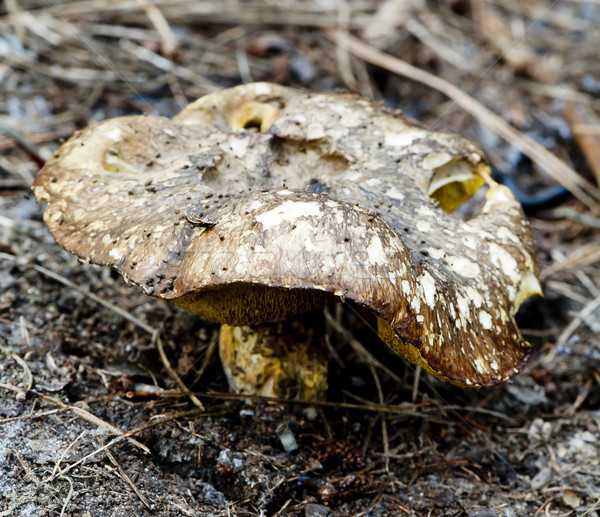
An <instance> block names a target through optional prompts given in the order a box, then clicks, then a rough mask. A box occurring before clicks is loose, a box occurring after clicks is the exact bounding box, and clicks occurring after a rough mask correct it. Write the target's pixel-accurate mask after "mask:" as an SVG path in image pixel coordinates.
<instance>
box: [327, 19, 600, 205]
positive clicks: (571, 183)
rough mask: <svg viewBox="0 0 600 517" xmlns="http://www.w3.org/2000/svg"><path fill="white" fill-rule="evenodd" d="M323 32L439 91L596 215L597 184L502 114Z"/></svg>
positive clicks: (369, 49)
mask: <svg viewBox="0 0 600 517" xmlns="http://www.w3.org/2000/svg"><path fill="white" fill-rule="evenodd" d="M326 34H327V35H328V37H330V38H331V39H332V40H334V41H335V42H336V43H338V44H339V43H340V42H343V44H344V45H347V46H348V49H349V50H350V52H352V53H353V54H354V55H356V56H358V57H360V58H361V59H364V60H365V61H368V62H369V63H371V64H374V65H376V66H379V67H382V68H385V69H386V70H389V71H390V72H393V73H395V74H398V75H402V76H404V77H407V78H408V79H411V80H414V81H418V82H420V83H423V84H425V85H427V86H429V87H431V88H434V89H435V90H438V91H440V92H441V93H443V94H444V95H446V96H447V97H449V98H450V99H451V100H452V101H453V102H454V103H455V104H457V105H458V106H460V107H461V108H462V109H464V110H465V111H467V112H468V113H470V114H471V115H472V116H473V117H475V118H476V119H477V120H478V121H479V122H480V123H481V124H483V125H485V126H487V127H488V128H489V129H491V130H492V131H494V132H495V133H496V134H497V135H498V136H500V137H501V138H503V139H504V140H506V141H507V142H509V143H510V144H511V145H513V146H514V147H516V148H517V149H518V150H519V151H521V152H522V153H523V154H525V155H526V156H528V157H529V158H531V159H532V160H533V161H534V162H535V163H537V164H538V165H539V166H540V167H541V168H542V169H544V170H545V171H546V172H547V173H548V174H549V175H550V176H552V178H554V179H555V180H556V181H558V182H559V183H561V184H562V185H564V187H565V188H567V189H568V190H569V191H570V192H571V193H572V194H573V195H574V196H575V197H577V198H578V199H579V200H580V201H581V202H582V203H584V204H585V205H586V206H587V207H588V208H590V210H592V211H593V212H594V213H597V214H600V190H599V189H598V188H597V187H595V186H594V185H592V184H591V183H590V182H589V181H587V180H585V179H584V178H582V177H581V176H580V175H579V174H577V172H575V171H574V170H573V169H572V168H571V167H569V166H568V165H567V164H566V163H564V162H563V161H561V160H559V159H558V158H556V157H555V156H554V155H553V154H552V153H551V152H550V151H548V150H547V149H546V148H544V147H543V146H541V145H540V144H538V143H537V142H536V141H535V140H533V139H532V138H530V137H529V136H527V135H524V134H523V133H521V132H520V131H518V130H517V129H515V128H514V127H513V126H511V125H510V124H508V123H507V122H506V121H505V120H504V119H502V117H500V116H498V115H497V114H496V113H494V112H493V111H491V110H490V109H488V108H486V107H485V106H483V105H482V104H481V103H479V102H478V101H477V100H475V99H474V98H473V97H471V96H470V95H468V94H467V93H465V92H464V91H462V90H461V89H460V88H458V87H456V86H454V85H453V84H451V83H449V82H448V81H446V80H445V79H442V78H440V77H436V76H435V75H433V74H430V73H429V72H426V71H424V70H421V69H420V68H417V67H415V66H412V65H410V64H408V63H407V62H405V61H402V60H401V59H398V58H396V57H393V56H391V55H389V54H386V53H385V52H381V51H379V50H377V49H376V48H374V47H372V46H370V45H367V44H366V43H363V42H362V41H360V40H359V39H357V38H355V37H354V36H350V35H347V34H346V35H342V34H341V33H340V32H338V31H327V32H326Z"/></svg>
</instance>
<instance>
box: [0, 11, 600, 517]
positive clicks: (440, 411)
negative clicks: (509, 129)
mask: <svg viewBox="0 0 600 517" xmlns="http://www.w3.org/2000/svg"><path fill="white" fill-rule="evenodd" d="M110 5H111V3H110V2H106V3H103V2H95V1H73V2H60V3H59V2H46V1H36V0H21V1H16V0H14V1H10V2H8V1H7V2H5V3H4V4H3V5H2V6H0V85H1V88H0V516H54V515H82V516H83V515H86V516H103V515H106V516H141V515H155V516H175V515H197V516H201V515H215V516H216V515H222V516H230V515H239V516H243V515H256V516H258V515H290V516H311V517H317V516H343V515H373V516H379V515H386V516H387V515H398V516H400V515H409V516H410V515H414V516H421V515H431V516H442V515H447V516H470V517H487V516H507V517H508V516H526V515H527V516H528V515H531V516H537V515H553V516H558V515H564V516H572V515H582V516H583V515H587V516H595V515H598V508H599V507H600V461H599V455H598V450H599V445H600V411H599V405H600V375H599V373H598V366H599V361H600V339H599V338H598V331H599V330H600V320H599V318H598V311H597V308H598V305H599V303H598V300H599V298H598V297H599V295H600V270H599V268H598V263H599V260H600V240H599V239H598V233H597V232H598V230H597V229H594V225H596V226H597V225H598V220H597V219H594V217H593V215H592V214H593V210H594V209H595V210H597V209H598V206H585V205H584V204H583V203H582V202H581V201H579V200H577V199H576V198H574V197H573V196H564V197H563V198H562V199H561V200H559V201H558V202H559V203H560V205H559V206H558V207H557V206H546V207H537V208H535V207H534V208H532V209H531V210H530V212H529V214H528V217H529V219H530V222H531V224H532V228H533V230H534V235H535V239H536V243H537V245H538V249H539V261H540V266H541V272H542V280H543V286H544V292H545V298H544V300H538V301H536V303H534V304H532V305H531V306H530V307H527V308H525V309H524V310H523V311H521V312H522V313H521V314H520V322H521V326H522V330H523V333H524V335H525V336H526V337H527V338H528V339H529V340H530V341H531V342H532V343H533V344H534V345H535V351H534V353H533V354H532V357H531V358H530V360H529V362H528V363H527V366H526V367H525V368H524V370H523V371H522V372H521V373H520V374H519V375H518V376H516V377H515V378H514V379H513V380H511V381H510V382H509V383H506V384H504V385H501V386H497V387H495V388H491V389H486V390H480V391H470V390H463V389H461V388H456V387H453V386H451V385H448V384H445V383H443V382H441V381H438V380H437V379H434V378H432V377H430V376H428V375H425V374H423V375H422V376H421V379H420V381H419V382H418V383H417V382H415V376H416V372H415V369H414V368H413V367H412V366H409V365H407V364H405V363H404V362H403V361H402V360H401V359H399V358H398V357H396V356H395V355H394V354H393V353H392V352H390V351H389V350H388V349H387V348H386V347H385V345H383V344H382V343H381V342H380V341H379V339H378V338H377V336H376V333H375V332H373V330H372V329H371V328H370V327H368V326H367V325H365V324H364V323H363V322H362V321H361V320H360V319H359V318H357V317H356V315H355V313H354V312H353V311H352V310H349V309H348V308H344V307H340V309H339V310H338V309H334V310H332V316H333V318H334V319H337V321H338V322H339V323H341V326H342V327H344V328H347V329H350V330H351V331H352V336H353V337H354V339H356V340H358V342H360V343H361V344H362V345H363V346H364V347H365V348H366V349H367V350H368V351H369V353H370V354H371V356H372V357H373V358H375V359H376V360H377V361H379V362H380V363H383V364H385V365H386V367H387V369H388V370H391V371H392V372H393V373H394V375H393V376H390V375H389V374H388V373H387V371H386V370H385V369H382V368H380V367H375V368H373V367H369V365H368V364H366V363H365V361H364V355H363V354H359V353H357V351H356V347H352V346H350V343H349V338H348V335H347V334H346V333H344V332H340V331H339V329H337V330H336V328H329V327H328V330H327V337H328V338H329V340H330V342H331V344H332V347H333V349H334V350H335V351H336V353H337V356H339V357H338V358H332V361H331V363H330V376H329V384H330V390H329V394H328V402H327V403H326V404H323V405H319V406H317V407H316V418H312V419H311V418H308V417H307V414H308V413H307V411H306V407H305V406H303V405H301V404H297V403H291V402H285V401H280V402H273V401H270V402H267V401H264V400H255V399H251V398H243V397H242V398H236V397H233V396H231V395H230V394H229V393H228V387H227V382H226V379H225V376H224V374H223V372H222V370H221V366H220V363H219V359H218V357H217V354H215V353H214V346H213V344H214V343H215V339H216V337H217V333H218V327H217V326H216V325H214V324H211V323H208V322H205V321H201V320H200V319H198V318H197V317H194V316H193V315H191V314H188V313H185V312H183V311H181V310H178V309H177V308H175V307H173V306H170V305H167V304H165V303H162V302H159V301H155V300H152V299H149V298H148V297H146V296H145V295H144V294H143V293H142V292H141V291H140V290H138V289H135V288H130V287H127V286H126V285H125V283H124V282H123V280H122V278H121V277H120V276H119V275H118V274H116V273H114V272H113V271H111V270H108V269H101V268H98V267H95V266H89V265H85V264H81V263H79V262H78V261H77V260H76V258H75V257H74V256H72V255H71V254H70V253H68V252H66V251H64V250H62V249H61V248H60V247H59V246H58V245H57V244H56V243H55V242H54V241H53V239H52V238H51V236H50V235H49V233H48V232H47V230H46V228H45V225H44V223H43V221H42V213H43V206H40V205H37V204H36V202H35V200H34V199H33V196H32V195H31V192H30V189H29V186H30V184H31V182H32V181H33V179H34V177H35V174H36V172H37V170H38V166H39V160H37V161H36V156H35V154H37V155H39V157H40V158H41V160H44V159H46V158H48V157H49V156H50V155H51V153H52V152H54V150H55V149H56V148H57V147H58V145H59V144H60V141H61V139H64V138H66V137H68V136H70V135H71V134H72V132H73V131H75V130H76V129H78V128H81V127H84V126H86V125H88V124H89V123H92V122H93V121H97V120H101V119H104V118H108V117H112V116H117V115H122V114H132V113H142V112H148V113H150V112H151V113H157V114H161V115H165V116H171V115H173V114H175V113H177V111H178V110H179V109H180V108H181V107H182V106H183V105H185V103H187V102H189V101H191V100H193V99H195V98H197V97H199V96H201V95H203V94H206V93H209V92H211V91H216V90H218V89H221V88H224V87H228V86H232V85H235V84H240V83H242V82H247V81H250V80H269V81H275V82H279V83H282V84H286V85H290V86H295V87H302V88H306V89H308V90H314V91H323V90H332V89H335V88H343V89H347V90H350V91H355V92H357V93H359V94H361V95H364V96H367V97H371V98H374V99H376V100H378V101H381V102H383V103H385V104H386V105H388V106H391V107H394V108H401V109H403V110H405V111H406V112H408V113H410V114H411V115H413V116H415V117H417V118H419V119H420V120H422V121H423V122H424V123H425V124H426V125H427V126H428V127H432V128H435V129H444V128H446V129H452V130H453V131H456V132H459V133H461V134H463V135H464V136H467V137H468V138H470V139H472V140H473V141H475V142H476V143H477V144H478V145H479V146H480V147H481V148H482V149H484V151H485V152H486V153H487V155H488V156H489V157H490V160H491V161H492V163H493V164H494V165H496V166H497V167H499V168H500V169H503V170H504V171H506V172H515V173H517V176H516V177H517V179H518V181H519V184H520V186H521V188H522V189H523V190H525V191H526V192H528V193H537V192H539V191H541V190H544V189H546V188H547V187H551V186H552V185H553V184H554V183H553V180H552V179H551V178H550V176H549V175H548V171H546V170H544V169H543V167H540V166H539V165H538V164H537V163H536V160H535V159H533V160H532V159H531V157H528V156H525V155H524V154H522V153H521V152H520V151H519V150H518V149H517V148H516V147H515V146H514V145H510V144H508V143H506V142H505V141H503V140H502V139H501V138H499V137H498V136H497V135H496V133H495V132H494V131H492V130H491V129H490V128H489V127H488V126H487V125H486V124H484V123H481V122H477V121H475V120H474V119H473V118H472V117H471V115H469V114H468V113H467V112H465V111H464V110H463V109H461V108H460V107H459V106H457V105H456V103H453V102H450V101H448V98H447V97H446V96H445V95H444V94H443V93H441V92H439V91H436V90H434V89H432V88H431V87H429V86H427V85H424V84H422V83H419V82H416V81H411V80H408V79H406V78H403V77H399V76H396V75H394V74H393V73H392V72H390V71H388V70H385V69H383V68H379V67H374V66H371V65H367V64H366V63H365V62H363V61H362V60H360V59H358V58H355V57H353V56H352V55H351V54H350V53H348V51H347V49H345V48H344V46H343V45H336V44H335V43H333V42H332V40H331V38H330V33H327V32H326V30H327V29H331V28H339V29H340V30H342V31H346V30H348V31H350V32H351V33H352V34H355V35H357V36H358V37H360V38H361V39H362V40H363V41H366V42H368V43H369V44H370V45H371V46H373V48H375V47H377V48H380V49H382V50H384V51H386V52H388V53H390V54H392V55H394V56H397V57H400V58H402V59H404V60H406V61H408V62H410V63H411V64H413V65H415V66H417V67H420V68H422V69H424V70H427V71H430V72H432V73H434V74H436V75H438V76H440V77H443V78H445V79H446V80H448V81H450V82H451V83H452V84H454V85H456V86H457V87H459V88H461V89H462V90H463V91H465V92H467V91H468V92H469V94H470V95H472V96H473V97H474V98H476V99H477V100H478V101H479V102H481V103H483V104H484V105H486V106H487V107H489V108H490V109H491V110H493V111H494V112H496V113H497V114H499V115H500V116H501V117H502V118H503V119H504V120H506V121H508V122H510V123H511V124H512V125H513V126H514V127H516V128H517V129H518V130H519V131H520V132H521V133H525V134H527V135H529V136H530V137H532V138H533V139H534V140H536V141H537V142H539V143H541V144H542V145H544V146H545V147H546V148H548V149H549V150H550V151H552V152H553V153H554V155H556V156H557V157H559V158H560V159H561V160H563V161H564V162H566V163H568V164H569V165H570V166H572V167H574V169H575V170H576V171H577V173H578V174H580V175H581V176H582V177H585V178H587V179H588V180H589V181H591V182H592V183H595V182H596V177H595V172H597V168H598V163H595V161H594V156H596V157H597V156H598V155H594V152H598V148H599V144H598V127H599V126H598V115H599V113H600V109H599V101H600V68H599V65H598V59H597V49H598V48H599V45H600V35H599V34H598V29H597V27H598V24H599V23H600V14H599V10H598V9H597V7H598V5H597V3H596V2H594V1H589V2H583V1H582V2H550V1H544V0H539V1H537V0H533V1H530V2H522V3H518V2H506V3H504V2H503V3H502V4H493V3H486V2H481V1H479V0H472V1H470V2H468V1H461V0H439V1H431V2H417V1H415V2H389V1H388V2H378V1H374V0H373V1H369V0H365V1H364V2H352V3H344V2H326V3H322V5H321V3H320V2H309V1H299V2H281V3H278V5H277V6H276V5H275V2H269V1H267V0H263V1H258V0H257V1H251V2H240V3H238V2H236V1H231V2H223V3H221V2H206V1H205V2H202V1H200V2H187V1H183V0H181V1H174V0H169V1H167V0H163V1H159V2H156V3H155V4H149V3H146V2H142V1H140V2H138V3H135V2H123V3H119V4H118V7H112V8H111V7H110ZM157 8H158V10H157ZM163 22H164V23H163ZM582 134H584V135H585V136H586V137H587V139H582V138H581V135H582ZM594 142H595V143H594ZM25 143H29V144H30V145H31V146H33V147H34V148H35V149H34V153H33V154H32V153H30V152H28V151H27V150H26V149H25V147H24V144H25ZM558 202H557V203H558ZM557 208H563V209H565V208H567V209H569V210H570V211H571V212H569V214H570V216H569V218H566V217H565V216H564V214H565V212H564V211H563V212H559V211H557ZM582 213H583V214H584V215H590V219H588V220H587V221H586V222H585V223H581V222H575V221H573V219H572V217H577V214H582ZM573 214H575V215H573ZM123 314H125V316H124V315H123ZM148 326H150V327H151V328H153V329H155V330H156V331H157V332H156V333H154V334H150V333H149V332H147V327H148ZM157 337H160V339H161V341H162V343H163V345H164V349H165V353H166V355H167V357H168V359H169V361H170V362H171V364H172V366H173V368H174V369H175V370H176V371H177V373H178V374H179V375H180V376H181V377H182V379H183V381H184V382H185V383H186V385H187V386H188V387H190V388H191V389H193V390H194V391H195V392H197V393H198V396H199V397H200V399H201V401H202V403H203V404H204V407H205V410H204V411H201V410H199V409H198V408H197V407H195V406H194V405H193V403H191V402H190V401H189V400H188V399H187V398H185V397H183V396H182V394H181V392H180V391H178V390H179V388H178V387H177V385H176V384H175V383H174V381H173V379H172V377H171V376H170V375H169V374H168V372H167V370H166V369H165V366H164V363H163V361H161V358H160V355H159V353H158V351H157V346H156V345H157ZM380 397H382V400H380ZM124 433H125V434H124ZM290 439H293V440H295V442H296V444H297V446H296V448H295V449H294V450H289V449H290V447H289V443H290Z"/></svg>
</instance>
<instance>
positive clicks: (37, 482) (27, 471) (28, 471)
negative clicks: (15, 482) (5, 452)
mask: <svg viewBox="0 0 600 517" xmlns="http://www.w3.org/2000/svg"><path fill="white" fill-rule="evenodd" d="M13 452H14V453H15V455H16V457H17V460H19V463H20V464H21V467H23V470H24V471H25V474H27V477H28V478H29V479H31V481H33V483H34V484H35V486H40V484H41V481H40V480H39V478H38V477H37V476H36V475H35V474H34V473H33V472H32V471H31V469H30V468H29V467H28V466H27V463H25V460H23V458H21V455H20V454H19V451H13Z"/></svg>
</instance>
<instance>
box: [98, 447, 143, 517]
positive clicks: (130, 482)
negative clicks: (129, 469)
mask: <svg viewBox="0 0 600 517" xmlns="http://www.w3.org/2000/svg"><path fill="white" fill-rule="evenodd" d="M106 455H107V456H108V459H109V460H110V461H111V463H112V464H113V465H114V466H115V467H117V470H118V471H119V475H120V476H121V479H123V481H125V482H126V483H127V484H128V485H129V486H130V487H131V488H132V489H133V491H134V492H135V494H136V495H137V496H138V497H139V499H140V501H142V503H143V504H144V506H145V507H146V508H148V510H152V506H151V505H150V503H149V502H148V499H146V496H145V495H144V494H142V492H141V490H140V489H139V488H138V487H137V486H136V484H135V483H134V482H133V481H132V480H131V478H130V477H129V476H128V475H127V473H126V472H125V471H124V470H123V468H122V467H121V465H119V463H118V462H117V460H116V459H115V457H114V456H113V455H112V453H111V452H110V450H108V449H107V450H106Z"/></svg>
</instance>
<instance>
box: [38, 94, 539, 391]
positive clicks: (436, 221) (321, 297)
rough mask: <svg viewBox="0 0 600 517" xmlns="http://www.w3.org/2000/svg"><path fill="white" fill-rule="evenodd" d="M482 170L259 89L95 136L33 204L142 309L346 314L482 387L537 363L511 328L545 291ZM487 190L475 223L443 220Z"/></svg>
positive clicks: (347, 100) (461, 147)
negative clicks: (340, 308) (138, 299)
mask: <svg viewBox="0 0 600 517" xmlns="http://www.w3.org/2000/svg"><path fill="white" fill-rule="evenodd" d="M488 172H489V168H488V166H487V165H486V164H485V161H484V158H483V156H482V154H481V152H480V151H479V150H478V149H477V148H475V147H474V146H473V145H472V144H470V143H469V142H467V141H465V140H464V139H462V138H460V137H458V136H455V135H452V134H448V133H440V132H432V131H427V130H425V129H423V128H421V127H420V126H418V125H417V124H416V123H415V122H414V121H412V120H411V119H409V118H408V117H405V116H403V115H401V114H400V113H397V112H392V111H389V110H386V109H384V108H381V107H380V106H377V105H375V104H373V103H371V102H369V101H367V100H365V99H361V98H357V97H354V96H351V95H342V94H305V93H301V92H298V91H295V90H291V89H288V88H284V87H280V86H275V85H270V84H265V83H256V84H250V85H245V86H240V87H237V88H233V89H230V90H225V91H223V92H220V93H216V94H212V95H208V96H206V97H203V98H201V99H199V100H198V101H196V102H194V103H192V104H191V105H189V106H188V107H187V108H185V109H184V110H183V111H182V112H181V113H180V114H179V115H178V116H176V117H175V118H174V119H172V120H170V119H166V118H162V117H154V116H132V117H121V118H116V119H111V120H107V121H105V122H101V123H98V124H96V125H94V126H92V127H89V128H87V129H85V130H83V131H81V132H79V133H78V134H76V135H74V136H73V137H72V138H71V139H70V140H69V141H68V142H66V143H65V144H64V145H63V146H62V147H61V148H60V150H59V151H58V153H57V154H56V155H55V157H54V158H52V159H51V160H49V161H48V163H47V164H46V165H45V167H44V168H43V169H42V171H41V172H40V174H39V176H38V178H37V180H36V182H35V184H34V187H33V188H34V192H35V195H36V197H37V199H38V200H46V201H48V207H47V209H46V212H45V214H44V220H45V221H46V224H47V225H48V228H49V229H50V232H51V233H52V235H53V236H54V238H55V239H56V240H57V241H58V242H59V243H60V244H61V245H62V246H63V247H65V248H66V249H68V250H70V251H72V252H73V253H75V254H76V255H78V256H79V257H80V258H82V259H83V260H85V261H87V262H91V263H94V264H100V265H111V266H113V267H115V268H116V269H117V270H118V271H119V272H120V273H121V274H122V275H123V276H124V277H125V278H126V279H127V280H128V281H129V282H131V283H134V284H137V285H139V286H140V287H142V288H143V289H144V291H145V292H146V293H147V294H149V295H152V296H155V297H158V298H161V299H164V300H168V301H171V302H174V303H176V304H177V305H180V306H181V307H184V308H186V309H188V310H190V311H192V312H194V313H196V314H199V315H201V316H203V317H206V318H209V319H212V320H215V321H218V322H222V323H228V324H233V325H246V324H253V323H257V322H259V321H265V320H274V319H277V318H280V317H284V316H286V315H289V314H293V313H298V312H303V311H307V310H310V309H314V308H318V307H321V306H322V305H324V304H326V303H333V302H336V301H339V300H340V299H341V300H349V301H352V302H354V303H356V304H358V305H360V306H362V307H364V308H366V309H368V310H370V311H371V312H372V313H373V314H374V315H375V316H376V317H377V318H378V322H379V323H378V326H379V333H380V335H381V337H382V338H383V340H384V341H385V342H386V343H387V344H388V345H390V346H391V347H392V348H393V349H394V350H396V351H397V352H398V353H400V354H401V355H402V356H404V357H406V358H407V359H409V360H411V361H413V362H415V363H416V364H419V365H421V366H423V367H424V368H426V369H427V370H428V371H429V372H431V373H433V374H435V375H437V376H438V377H440V378H442V379H445V380H449V381H451V382H453V383H456V384H459V385H466V386H489V385H493V384H495V383H498V382H501V381H503V380H506V379H507V378H508V377H510V376H511V375H513V374H515V373H516V372H517V369H518V368H519V367H520V364H521V363H522V361H523V359H524V357H525V356H526V355H527V352H528V350H529V348H530V345H529V344H528V343H527V342H526V341H525V340H524V339H523V338H522V336H521V334H520V332H519V330H518V328H517V325H516V323H515V320H514V315H515V313H516V311H517V309H518V307H519V305H520V304H521V303H522V302H523V301H524V300H525V299H527V298H529V297H530V296H532V295H535V294H540V292H541V288H540V284H539V282H538V268H537V264H536V259H535V246H534V243H533V240H532V236H531V232H530V229H529V226H528V224H527V221H526V220H525V218H524V216H523V213H522V210H521V208H520V206H519V203H518V202H517V201H516V200H515V198H514V196H513V195H512V193H511V192H510V191H509V190H508V189H507V188H505V187H503V186H501V185H498V184H496V183H494V182H493V181H492V180H491V179H490V177H489V175H488ZM483 182H487V183H488V184H489V185H490V187H489V190H488V192H487V196H486V202H485V205H484V206H483V209H482V210H481V213H480V214H478V215H477V216H475V217H473V218H471V219H469V220H466V221H465V220H462V219H461V218H459V217H457V216H456V215H454V214H452V213H449V211H451V210H453V209H454V208H456V207H457V206H458V205H460V204H461V203H462V202H463V201H464V200H465V199H466V198H467V197H469V196H470V195H471V194H472V193H473V192H474V191H475V190H476V189H477V188H478V187H479V186H480V185H481V184H482V183H483Z"/></svg>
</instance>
